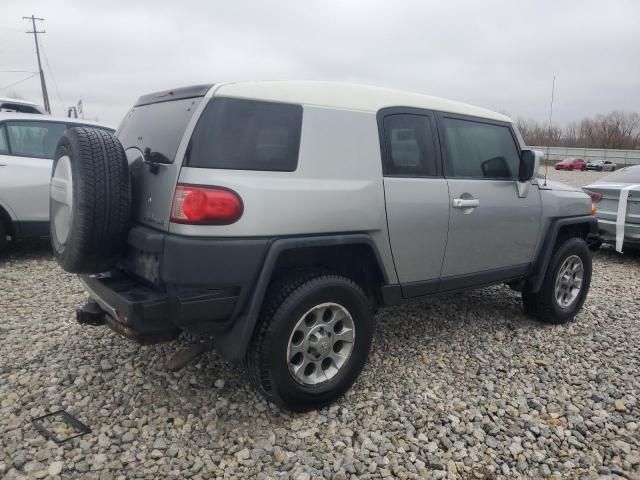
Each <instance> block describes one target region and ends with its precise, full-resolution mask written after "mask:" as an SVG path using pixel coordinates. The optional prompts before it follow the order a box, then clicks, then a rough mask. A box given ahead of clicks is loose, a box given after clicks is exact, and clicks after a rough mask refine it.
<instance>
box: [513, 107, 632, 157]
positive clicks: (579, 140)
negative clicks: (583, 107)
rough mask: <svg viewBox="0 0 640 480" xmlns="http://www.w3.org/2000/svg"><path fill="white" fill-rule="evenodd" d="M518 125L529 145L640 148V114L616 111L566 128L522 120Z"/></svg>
mask: <svg viewBox="0 0 640 480" xmlns="http://www.w3.org/2000/svg"><path fill="white" fill-rule="evenodd" d="M516 124H517V126H518V129H519V130H520V133H522V136H523V138H524V140H525V142H526V143H527V144H528V145H544V146H550V147H586V148H613V149H640V115H639V114H638V113H626V112H620V111H613V112H611V113H608V114H607V115H596V116H595V117H594V118H583V119H582V120H580V121H579V122H570V123H568V124H567V125H565V126H564V127H559V126H557V125H551V126H545V125H543V124H541V123H539V122H537V121H535V120H524V119H522V118H519V119H517V120H516Z"/></svg>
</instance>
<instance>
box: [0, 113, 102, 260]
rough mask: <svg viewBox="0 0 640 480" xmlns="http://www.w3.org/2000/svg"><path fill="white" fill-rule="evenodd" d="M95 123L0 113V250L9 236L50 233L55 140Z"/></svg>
mask: <svg viewBox="0 0 640 480" xmlns="http://www.w3.org/2000/svg"><path fill="white" fill-rule="evenodd" d="M78 125H91V126H92V127H97V128H103V129H105V130H107V131H109V132H113V131H114V130H113V129H112V128H109V127H106V126H103V125H99V124H97V123H95V122H89V121H84V120H73V119H71V118H56V117H51V116H49V115H40V114H28V113H0V251H1V250H2V249H3V247H4V246H5V245H6V244H7V242H8V239H9V238H11V239H13V240H15V239H24V238H31V237H44V236H48V235H49V180H50V177H51V165H52V163H53V157H54V154H55V152H56V146H57V144H58V140H60V137H62V135H63V134H64V132H65V131H66V130H67V129H68V128H70V127H74V126H78Z"/></svg>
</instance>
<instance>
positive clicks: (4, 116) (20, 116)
mask: <svg viewBox="0 0 640 480" xmlns="http://www.w3.org/2000/svg"><path fill="white" fill-rule="evenodd" d="M6 120H30V121H37V122H62V123H71V124H74V125H90V126H94V127H103V128H105V127H106V128H111V129H113V130H115V128H114V127H112V126H111V125H105V124H103V123H98V122H91V121H89V120H83V119H81V118H69V117H52V116H50V115H40V114H38V113H19V112H0V122H4V121H6Z"/></svg>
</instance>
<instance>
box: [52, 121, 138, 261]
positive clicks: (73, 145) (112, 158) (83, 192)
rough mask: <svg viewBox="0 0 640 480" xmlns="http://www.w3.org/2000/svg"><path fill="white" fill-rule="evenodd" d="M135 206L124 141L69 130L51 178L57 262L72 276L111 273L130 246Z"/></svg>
mask: <svg viewBox="0 0 640 480" xmlns="http://www.w3.org/2000/svg"><path fill="white" fill-rule="evenodd" d="M130 205H131V187H130V181H129V168H128V164H127V159H126V156H125V154H124V149H123V148H122V145H121V144H120V141H119V140H118V139H117V138H116V137H115V136H114V135H112V134H111V133H109V132H107V131H106V130H101V129H98V128H89V127H74V128H70V129H68V130H67V131H66V132H65V134H64V136H63V137H62V138H61V139H60V141H59V142H58V147H57V149H56V154H55V157H54V161H53V168H52V177H51V200H50V203H49V209H50V217H51V220H50V230H51V244H52V246H53V252H54V254H55V257H56V260H57V261H58V263H59V264H60V266H61V267H62V268H64V269H65V270H66V271H67V272H71V273H97V272H104V271H106V270H109V269H110V268H111V267H112V266H113V265H114V261H115V259H116V258H117V256H118V254H119V253H121V251H122V249H123V247H124V245H125V236H126V234H127V230H128V223H129V210H130Z"/></svg>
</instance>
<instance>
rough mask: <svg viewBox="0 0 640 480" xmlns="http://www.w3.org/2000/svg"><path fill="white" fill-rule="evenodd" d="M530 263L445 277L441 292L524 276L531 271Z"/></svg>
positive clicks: (482, 285) (442, 281)
mask: <svg viewBox="0 0 640 480" xmlns="http://www.w3.org/2000/svg"><path fill="white" fill-rule="evenodd" d="M530 265H531V264H530V263H523V264H521V265H515V266H511V267H503V268H494V269H491V270H484V271H482V272H475V273H468V274H464V275H455V276H452V277H445V278H443V279H442V280H441V282H440V289H439V292H441V293H445V292H450V291H454V290H465V289H467V288H479V287H485V286H488V285H493V284H494V283H502V282H506V281H510V280H516V279H518V278H523V277H524V276H525V275H526V274H527V272H528V271H529V267H530Z"/></svg>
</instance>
